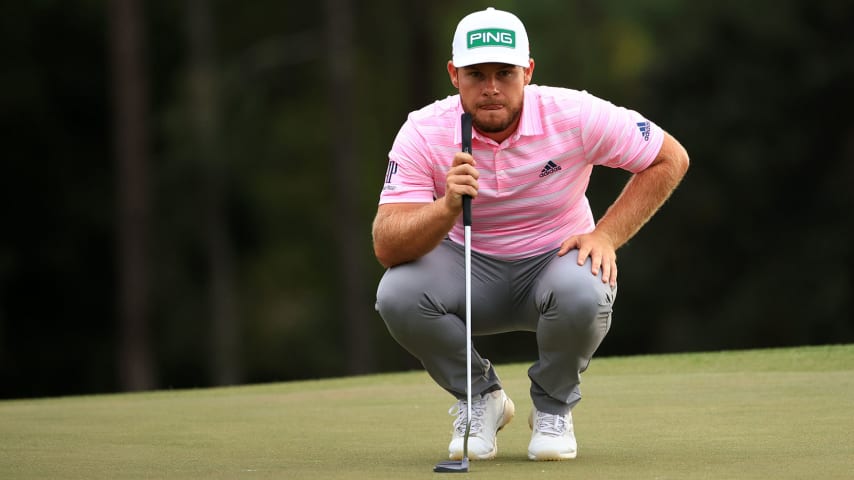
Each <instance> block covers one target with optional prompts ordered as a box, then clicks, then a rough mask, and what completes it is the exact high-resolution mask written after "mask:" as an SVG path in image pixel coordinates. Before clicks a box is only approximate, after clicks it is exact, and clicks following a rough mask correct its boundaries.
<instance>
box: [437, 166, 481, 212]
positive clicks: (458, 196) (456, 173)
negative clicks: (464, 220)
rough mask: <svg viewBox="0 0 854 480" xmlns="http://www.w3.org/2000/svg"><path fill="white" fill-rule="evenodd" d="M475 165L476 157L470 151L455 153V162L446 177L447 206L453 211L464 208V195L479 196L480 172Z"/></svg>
mask: <svg viewBox="0 0 854 480" xmlns="http://www.w3.org/2000/svg"><path fill="white" fill-rule="evenodd" d="M475 165H476V162H475V161H474V157H472V156H471V155H470V154H468V153H463V152H457V153H456V154H455V155H454V163H453V164H452V165H451V169H450V170H448V174H447V176H446V177H445V206H446V207H447V208H448V209H450V210H451V211H455V212H459V211H461V210H462V209H463V195H468V196H470V197H471V198H475V197H477V188H478V185H477V179H478V177H479V176H480V172H478V171H477V168H475Z"/></svg>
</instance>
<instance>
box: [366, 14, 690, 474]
mask: <svg viewBox="0 0 854 480" xmlns="http://www.w3.org/2000/svg"><path fill="white" fill-rule="evenodd" d="M452 46H453V48H452V56H453V58H452V59H451V60H450V61H449V62H448V66H447V68H448V75H449V77H450V80H451V83H452V84H453V86H454V88H455V89H457V90H458V92H459V94H458V95H454V96H450V97H447V98H445V99H444V100H439V101H437V102H435V103H433V104H431V105H428V106H426V107H424V108H422V109H420V110H417V111H414V112H412V113H411V114H410V115H409V116H408V118H407V120H406V122H405V123H404V124H403V126H402V127H401V129H400V131H399V132H398V134H397V137H396V138H395V140H394V143H393V145H392V147H391V151H390V152H389V162H388V170H387V173H386V178H385V184H384V186H383V189H382V193H381V194H380V200H379V207H378V209H377V214H376V218H375V220H374V223H373V242H374V252H375V254H376V257H377V259H378V260H379V262H380V263H381V264H382V265H383V266H385V267H387V270H386V272H385V274H384V276H383V278H382V280H381V281H380V283H379V287H378V289H377V302H376V308H377V311H378V312H379V314H380V316H381V317H382V318H383V320H384V322H385V323H386V326H387V327H388V330H389V332H390V334H391V336H392V337H393V338H394V339H395V340H396V341H397V342H398V343H400V345H401V346H403V347H404V348H405V349H406V350H407V351H409V352H410V353H411V354H412V355H414V356H415V357H416V358H418V360H420V361H421V363H422V364H423V365H424V368H425V369H426V371H427V372H428V373H429V375H430V376H431V377H432V378H433V380H435V381H436V383H437V384H438V385H439V386H440V387H442V388H443V389H445V390H446V391H448V392H449V393H450V394H451V395H453V396H454V397H455V398H456V399H457V400H458V402H457V404H456V406H455V407H452V409H451V414H452V415H456V416H457V418H456V419H455V421H454V429H453V434H452V437H451V442H450V445H449V447H448V449H449V458H450V459H451V460H458V459H461V458H462V456H463V436H464V433H465V425H466V422H467V418H466V416H467V414H466V411H467V409H466V404H465V402H466V383H467V381H466V378H467V376H466V370H467V369H466V344H467V336H466V331H465V273H464V271H465V269H464V258H463V257H464V251H463V250H464V248H463V230H464V229H463V225H462V219H461V212H462V198H463V196H464V195H469V196H471V197H472V198H473V200H472V227H471V251H472V254H471V277H472V278H471V303H472V312H471V328H472V335H473V336H479V335H491V334H498V333H502V332H510V331H531V332H536V340H537V348H538V353H539V355H538V358H537V360H536V361H535V362H534V364H533V365H532V366H531V367H530V369H529V370H528V376H529V378H530V381H531V390H530V396H531V402H532V404H533V405H532V406H531V409H530V416H529V421H528V423H529V426H530V427H531V429H532V435H531V441H530V444H529V446H528V458H530V459H531V460H561V459H569V458H575V456H576V454H577V451H578V447H577V444H576V439H575V435H574V433H573V424H572V414H571V412H572V409H573V407H574V406H575V405H577V404H578V402H579V401H580V400H581V394H580V391H579V383H580V375H581V373H582V372H584V370H585V369H587V366H588V364H589V363H590V359H591V357H592V356H593V353H594V352H595V351H596V349H597V348H598V346H599V344H600V343H601V342H602V339H603V338H604V337H605V335H606V334H607V332H608V329H609V328H610V326H611V309H612V306H613V304H614V299H615V297H616V294H617V262H616V258H617V256H616V251H617V249H618V248H620V246H622V245H624V244H625V243H626V242H627V241H628V240H629V239H630V238H632V236H634V235H635V234H636V233H637V232H638V230H640V228H641V227H642V226H643V225H644V224H645V223H646V222H647V221H648V220H649V219H650V218H651V217H652V215H653V214H654V213H655V212H656V211H657V210H658V208H659V207H660V206H661V205H662V204H663V203H664V202H665V200H666V199H667V198H668V197H669V195H670V194H671V192H672V191H673V190H674V189H675V188H676V186H677V184H678V183H679V182H680V180H681V179H682V177H683V176H684V175H685V172H686V171H687V168H688V155H687V153H686V151H685V149H683V148H682V146H681V145H680V144H679V143H678V142H677V141H676V140H675V139H674V138H673V137H672V136H670V135H669V134H668V133H666V132H665V131H664V130H662V129H661V127H659V126H658V125H656V124H655V123H653V122H652V121H651V120H649V119H647V118H645V117H643V116H642V115H641V114H639V113H637V112H635V111H632V110H629V109H625V108H621V107H618V106H615V105H613V104H611V103H609V102H607V101H605V100H602V99H600V98H597V97H595V96H594V95H591V94H590V93H587V92H585V91H578V90H572V89H566V88H554V87H546V86H539V85H536V84H532V83H531V79H532V76H533V74H534V60H533V59H532V58H531V57H530V53H529V48H528V36H527V33H526V31H525V27H524V26H523V24H522V22H521V21H520V20H519V19H518V18H517V17H516V16H515V15H513V14H511V13H508V12H504V11H500V10H495V9H492V8H488V9H486V10H484V11H478V12H475V13H472V14H470V15H468V16H466V17H465V18H463V19H462V20H461V21H460V22H459V24H458V25H457V29H456V32H455V34H454V38H453V43H452ZM463 112H468V113H470V114H471V115H472V116H473V125H474V130H473V139H472V153H471V154H470V155H469V154H467V153H461V144H460V142H461V137H460V115H461V114H462V113H463ZM599 165H601V166H605V167H611V168H620V169H623V170H627V171H629V172H631V173H632V174H633V175H632V176H631V178H630V179H629V181H628V182H627V184H626V185H625V188H624V189H623V191H622V193H621V194H620V195H619V196H618V198H617V199H616V200H615V201H614V202H613V204H612V205H611V206H610V207H609V208H608V209H607V211H606V212H605V214H604V215H603V216H602V217H601V218H599V219H598V222H597V221H594V218H593V214H592V212H591V209H590V206H589V204H588V201H587V198H586V196H585V191H586V189H587V186H588V182H589V180H590V175H591V173H592V170H593V167H594V166H599ZM471 358H472V365H471V369H472V405H471V408H472V414H471V415H472V418H471V433H470V438H469V450H468V455H469V457H470V458H471V459H481V460H483V459H491V458H494V457H495V455H496V453H497V451H498V448H497V442H496V433H497V432H498V430H500V429H501V428H502V427H504V426H505V425H506V424H507V423H508V422H510V420H511V419H512V418H513V416H514V413H515V406H514V404H513V402H512V401H511V400H510V398H508V397H507V395H506V394H505V393H504V390H502V387H501V380H500V378H499V376H498V374H497V373H496V371H495V369H494V368H493V365H492V364H491V363H490V361H489V360H488V359H487V358H485V357H483V356H482V355H481V354H480V352H478V351H477V349H476V348H475V349H473V351H472V354H471Z"/></svg>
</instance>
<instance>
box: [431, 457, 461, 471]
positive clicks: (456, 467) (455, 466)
mask: <svg viewBox="0 0 854 480" xmlns="http://www.w3.org/2000/svg"><path fill="white" fill-rule="evenodd" d="M433 471H434V472H436V473H466V472H468V471H469V457H463V459H462V460H449V461H447V462H439V463H437V464H436V466H435V467H433Z"/></svg>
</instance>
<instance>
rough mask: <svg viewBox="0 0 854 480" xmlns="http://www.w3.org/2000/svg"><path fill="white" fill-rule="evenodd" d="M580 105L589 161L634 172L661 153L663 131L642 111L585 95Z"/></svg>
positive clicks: (585, 152)
mask: <svg viewBox="0 0 854 480" xmlns="http://www.w3.org/2000/svg"><path fill="white" fill-rule="evenodd" d="M585 97H586V98H585V100H584V101H583V103H582V107H581V129H582V130H581V141H582V144H583V146H584V154H585V157H586V159H587V161H588V162H589V163H591V164H593V165H603V166H606V167H611V168H621V169H623V170H628V171H630V172H632V173H637V172H640V171H641V170H644V169H645V168H647V167H648V166H649V165H650V164H651V163H652V161H653V160H655V158H656V157H657V156H658V152H659V151H660V150H661V144H662V142H663V141H664V131H663V130H662V129H661V128H660V127H659V126H658V125H656V124H655V123H653V122H651V121H649V120H648V119H646V118H644V117H643V116H642V115H641V114H640V113H638V112H636V111H634V110H629V109H626V108H623V107H618V106H616V105H614V104H612V103H610V102H608V101H606V100H602V99H601V98H598V97H595V96H593V95H591V94H589V93H586V94H585Z"/></svg>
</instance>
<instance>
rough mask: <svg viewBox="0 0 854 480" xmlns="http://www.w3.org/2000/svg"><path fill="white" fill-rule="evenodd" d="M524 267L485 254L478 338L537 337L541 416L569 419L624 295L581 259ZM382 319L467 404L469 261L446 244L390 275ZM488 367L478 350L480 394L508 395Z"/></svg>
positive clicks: (551, 257)
mask: <svg viewBox="0 0 854 480" xmlns="http://www.w3.org/2000/svg"><path fill="white" fill-rule="evenodd" d="M556 251H557V250H555V251H553V252H549V253H546V254H543V255H539V256H536V257H532V258H527V259H523V260H516V261H502V260H497V259H494V258H491V257H488V256H485V255H482V254H479V253H477V252H474V251H473V252H472V259H471V275H472V279H471V289H472V292H471V299H472V300H471V301H472V307H471V315H472V318H471V325H472V327H471V328H472V336H481V335H491V334H497V333H503V332H511V331H531V332H536V338H537V348H538V351H539V358H538V359H537V361H536V362H535V363H534V364H533V365H532V366H531V368H530V369H529V370H528V377H529V378H530V380H531V400H532V401H533V403H534V405H535V406H536V407H537V410H540V411H543V412H547V413H551V414H565V413H566V412H567V411H569V410H570V409H571V408H572V407H573V406H575V404H577V403H578V402H579V401H580V400H581V393H580V390H579V383H580V381H581V373H582V372H583V371H584V370H586V369H587V366H588V364H589V363H590V359H591V357H592V356H593V353H594V352H595V351H596V349H597V348H598V347H599V344H600V343H602V340H603V339H604V338H605V335H606V334H607V333H608V329H609V328H610V326H611V307H612V305H613V303H614V299H615V297H616V294H617V289H616V287H614V288H612V287H611V286H610V285H609V284H605V283H602V280H601V277H599V276H594V275H593V274H591V273H590V267H591V264H590V260H589V259H588V260H587V262H586V263H585V264H584V265H583V266H578V264H577V259H578V255H577V253H578V251H577V250H573V251H571V252H569V253H567V254H566V255H564V256H563V257H558V256H557V255H556ZM376 309H377V312H379V314H380V316H381V317H382V318H383V321H385V324H386V326H387V327H388V331H389V333H390V334H391V336H392V337H393V338H394V339H395V340H396V341H397V342H398V343H399V344H400V345H401V346H402V347H403V348H405V349H406V350H407V351H409V353H411V354H412V355H414V356H415V357H416V358H417V359H418V360H420V361H421V364H422V365H424V368H425V370H426V371H427V373H428V374H429V375H430V376H431V377H432V378H433V380H435V381H436V383H438V384H439V386H441V387H442V388H444V389H445V390H447V391H448V392H450V393H451V394H452V395H454V396H455V397H457V398H458V399H463V398H465V396H466V330H465V259H464V249H463V246H462V245H459V244H456V243H453V242H451V241H450V240H447V239H446V240H444V241H443V242H442V243H441V244H440V245H439V246H438V247H436V248H435V249H434V250H433V251H431V252H430V253H428V254H427V255H424V256H423V257H421V258H420V259H418V260H416V261H414V262H410V263H405V264H402V265H398V266H396V267H392V268H389V269H388V270H387V271H386V273H385V275H383V278H382V279H381V280H380V283H379V287H378V288H377V303H376ZM500 386H501V381H500V379H499V378H498V375H497V374H496V373H495V369H494V368H493V366H492V364H491V363H490V362H489V360H487V359H485V358H483V357H481V356H480V354H479V353H478V352H477V349H476V348H473V349H472V394H475V395H477V394H479V393H484V392H487V391H491V390H494V389H496V388H500Z"/></svg>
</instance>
